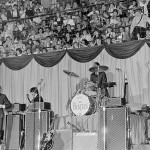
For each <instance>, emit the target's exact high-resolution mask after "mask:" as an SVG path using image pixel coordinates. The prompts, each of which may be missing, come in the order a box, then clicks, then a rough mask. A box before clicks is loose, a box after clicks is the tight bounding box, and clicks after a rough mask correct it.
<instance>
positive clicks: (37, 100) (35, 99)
mask: <svg viewBox="0 0 150 150" xmlns="http://www.w3.org/2000/svg"><path fill="white" fill-rule="evenodd" d="M40 100H41V102H43V98H42V97H41V96H40ZM35 102H39V94H38V95H37V96H36V97H35V98H33V100H32V101H31V103H35Z"/></svg>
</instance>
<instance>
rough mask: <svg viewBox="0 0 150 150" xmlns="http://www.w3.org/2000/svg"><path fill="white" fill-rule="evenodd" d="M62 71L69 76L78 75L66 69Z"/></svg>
mask: <svg viewBox="0 0 150 150" xmlns="http://www.w3.org/2000/svg"><path fill="white" fill-rule="evenodd" d="M63 71H64V73H66V74H68V75H69V76H73V77H76V78H78V77H79V75H77V74H76V73H74V72H71V71H68V70H63Z"/></svg>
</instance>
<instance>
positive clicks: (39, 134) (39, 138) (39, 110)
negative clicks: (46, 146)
mask: <svg viewBox="0 0 150 150" xmlns="http://www.w3.org/2000/svg"><path fill="white" fill-rule="evenodd" d="M42 82H43V79H41V80H40V82H39V83H38V85H39V108H38V119H39V120H38V121H39V129H38V130H39V131H38V150H40V149H41V143H40V141H41V84H42ZM38 85H37V87H38Z"/></svg>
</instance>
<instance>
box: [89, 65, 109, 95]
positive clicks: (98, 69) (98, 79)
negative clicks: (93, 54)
mask: <svg viewBox="0 0 150 150" xmlns="http://www.w3.org/2000/svg"><path fill="white" fill-rule="evenodd" d="M107 69H108V68H107V67H106V66H101V65H100V64H99V63H98V62H94V66H93V67H92V68H91V70H90V69H89V70H90V71H91V72H92V73H91V75H90V81H91V82H94V83H97V85H98V88H100V89H101V90H104V92H105V94H104V95H105V96H107V97H108V96H109V94H108V90H107V87H104V86H103V84H104V83H106V82H107V76H106V73H105V72H104V71H105V70H107Z"/></svg>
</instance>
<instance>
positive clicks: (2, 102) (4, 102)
mask: <svg viewBox="0 0 150 150" xmlns="http://www.w3.org/2000/svg"><path fill="white" fill-rule="evenodd" d="M11 107H12V104H11V103H10V101H9V100H8V98H7V96H6V95H5V94H2V87H1V86H0V144H2V142H1V140H2V138H3V121H4V111H3V109H8V108H11Z"/></svg>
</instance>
